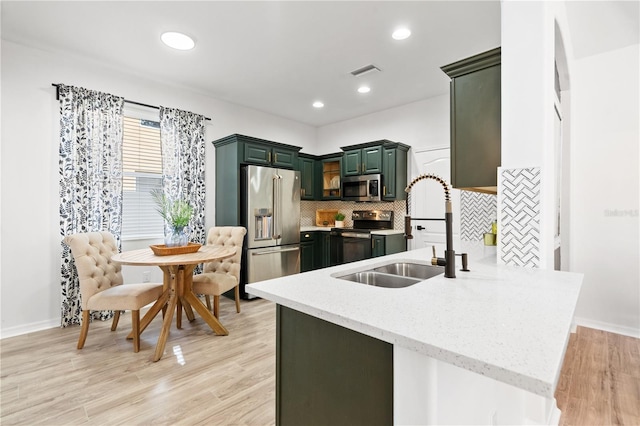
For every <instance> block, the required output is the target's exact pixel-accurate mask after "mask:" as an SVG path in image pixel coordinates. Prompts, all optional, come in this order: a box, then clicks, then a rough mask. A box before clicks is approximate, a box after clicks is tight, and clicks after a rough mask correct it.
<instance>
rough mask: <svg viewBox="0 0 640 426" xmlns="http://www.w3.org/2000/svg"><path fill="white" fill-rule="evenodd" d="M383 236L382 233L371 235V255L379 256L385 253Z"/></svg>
mask: <svg viewBox="0 0 640 426" xmlns="http://www.w3.org/2000/svg"><path fill="white" fill-rule="evenodd" d="M384 243H385V237H384V236H382V235H372V236H371V257H380V256H384V255H385V248H384V247H385V244H384Z"/></svg>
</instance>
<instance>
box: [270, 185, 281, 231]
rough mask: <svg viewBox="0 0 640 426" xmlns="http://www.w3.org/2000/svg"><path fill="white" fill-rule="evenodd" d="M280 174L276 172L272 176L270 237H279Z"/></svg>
mask: <svg viewBox="0 0 640 426" xmlns="http://www.w3.org/2000/svg"><path fill="white" fill-rule="evenodd" d="M281 180H282V176H280V175H279V174H276V175H275V176H274V177H273V198H272V199H273V220H272V221H271V235H272V237H271V238H272V239H274V240H278V239H280V234H279V231H280V226H279V225H278V224H279V222H280V209H281V207H282V200H281V198H282V182H281Z"/></svg>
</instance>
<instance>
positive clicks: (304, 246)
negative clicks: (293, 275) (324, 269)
mask: <svg viewBox="0 0 640 426" xmlns="http://www.w3.org/2000/svg"><path fill="white" fill-rule="evenodd" d="M316 257H317V254H316V233H315V232H301V233H300V272H307V271H312V270H314V269H316V268H315V261H316V260H315V259H316Z"/></svg>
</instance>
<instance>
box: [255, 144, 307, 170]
mask: <svg viewBox="0 0 640 426" xmlns="http://www.w3.org/2000/svg"><path fill="white" fill-rule="evenodd" d="M299 149H300V148H298V149H297V150H295V149H290V148H287V147H285V146H280V145H279V144H278V145H276V143H275V142H266V143H263V142H254V141H250V142H245V143H244V162H245V163H247V164H257V165H261V166H272V167H280V168H285V169H295V168H296V165H297V158H298V150H299Z"/></svg>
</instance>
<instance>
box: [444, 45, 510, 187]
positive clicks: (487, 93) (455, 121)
mask: <svg viewBox="0 0 640 426" xmlns="http://www.w3.org/2000/svg"><path fill="white" fill-rule="evenodd" d="M442 71H444V72H445V73H446V74H447V75H448V76H449V77H450V78H451V83H450V90H451V184H452V186H453V187H454V188H459V189H465V190H470V191H478V192H488V193H492V194H495V193H497V185H498V181H497V175H498V171H497V169H498V167H500V139H501V134H500V112H501V106H500V48H499V47H498V48H496V49H493V50H490V51H487V52H484V53H480V54H478V55H475V56H472V57H470V58H467V59H463V60H461V61H458V62H455V63H453V64H450V65H446V66H444V67H442Z"/></svg>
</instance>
